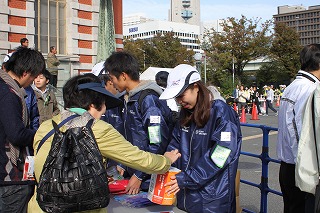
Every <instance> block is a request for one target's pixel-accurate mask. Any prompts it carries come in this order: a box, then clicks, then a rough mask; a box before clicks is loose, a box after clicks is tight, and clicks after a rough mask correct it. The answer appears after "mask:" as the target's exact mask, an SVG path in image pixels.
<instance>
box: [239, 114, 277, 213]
mask: <svg viewBox="0 0 320 213" xmlns="http://www.w3.org/2000/svg"><path fill="white" fill-rule="evenodd" d="M276 109H277V108H276ZM251 117H252V116H251V115H249V114H248V115H247V116H246V121H247V123H249V124H262V125H266V126H271V127H275V128H277V127H278V117H277V116H275V113H273V112H270V113H269V116H268V117H265V116H258V118H259V120H250V118H251ZM241 129H242V134H243V143H242V151H245V152H251V153H255V154H261V149H262V131H261V129H258V128H252V127H244V126H242V128H241ZM276 143H277V132H276V131H272V132H270V134H269V156H270V157H271V158H275V159H276ZM239 170H240V171H241V179H245V180H248V181H250V182H254V183H256V184H259V183H260V180H261V171H262V167H261V161H260V159H258V158H253V157H248V156H244V155H241V156H240V161H239ZM268 172H269V182H268V184H269V187H270V188H271V189H274V190H276V191H280V186H279V180H278V173H279V164H276V163H272V162H271V163H269V171H268ZM240 205H241V207H242V208H245V209H248V210H250V211H253V212H260V190H259V189H258V188H256V187H253V186H249V185H246V184H243V183H241V184H240ZM268 212H269V213H281V212H283V202H282V197H281V196H279V195H275V194H272V193H269V194H268Z"/></svg>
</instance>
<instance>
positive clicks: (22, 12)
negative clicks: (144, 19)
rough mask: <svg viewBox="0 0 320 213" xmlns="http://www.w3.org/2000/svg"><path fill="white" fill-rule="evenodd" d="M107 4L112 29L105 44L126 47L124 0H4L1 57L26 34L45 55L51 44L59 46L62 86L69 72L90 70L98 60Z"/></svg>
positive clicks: (0, 15)
mask: <svg viewBox="0 0 320 213" xmlns="http://www.w3.org/2000/svg"><path fill="white" fill-rule="evenodd" d="M100 2H103V3H104V4H106V5H105V6H103V7H102V6H101V5H100ZM104 8H105V11H106V12H105V17H106V20H105V22H104V23H107V24H109V27H111V28H112V29H111V28H110V29H111V30H109V31H110V32H112V33H113V35H112V36H111V37H110V36H109V37H107V38H106V39H107V41H105V43H106V46H107V45H108V44H111V45H110V47H111V48H112V47H113V50H115V49H117V50H120V49H123V45H122V39H123V36H122V34H123V33H122V0H101V1H100V0H1V1H0V61H1V62H2V60H3V58H4V57H5V55H6V54H8V53H9V52H11V51H13V50H14V49H15V48H16V47H18V46H19V45H20V39H21V38H23V37H26V38H27V39H28V40H29V47H34V48H36V49H38V50H40V51H41V52H42V53H43V55H44V57H45V58H46V56H47V53H48V52H49V48H50V46H56V48H57V50H58V54H57V57H58V58H59V60H60V61H61V65H60V66H59V69H60V70H59V75H58V76H59V78H60V79H58V80H60V86H61V85H62V84H63V82H64V80H65V79H67V78H69V77H70V76H73V75H77V74H80V73H83V72H88V71H91V69H92V67H93V66H94V65H95V64H96V63H97V62H99V61H97V60H99V57H97V54H98V53H99V50H98V49H99V48H98V45H99V36H98V34H100V33H98V32H100V31H99V27H98V26H99V22H100V23H101V17H100V16H99V14H101V10H103V9H104ZM102 18H103V17H102ZM110 38H113V40H112V41H110ZM108 39H109V41H108ZM100 46H102V47H103V45H101V44H100ZM58 86H59V81H58Z"/></svg>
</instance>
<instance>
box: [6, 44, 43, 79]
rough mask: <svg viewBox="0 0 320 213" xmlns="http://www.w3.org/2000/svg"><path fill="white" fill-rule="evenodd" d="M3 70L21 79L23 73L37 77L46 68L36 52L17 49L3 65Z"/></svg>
mask: <svg viewBox="0 0 320 213" xmlns="http://www.w3.org/2000/svg"><path fill="white" fill-rule="evenodd" d="M4 67H5V69H6V70H7V72H8V71H11V72H13V73H15V74H16V75H17V76H18V77H21V76H22V75H23V73H24V72H27V73H30V74H31V76H38V75H39V74H40V73H41V72H43V70H45V68H46V64H45V60H44V58H43V56H42V54H41V53H40V52H39V51H38V50H34V49H31V48H27V47H19V48H17V50H16V51H15V52H13V54H12V55H11V57H10V58H9V60H8V61H7V62H6V64H5V65H4Z"/></svg>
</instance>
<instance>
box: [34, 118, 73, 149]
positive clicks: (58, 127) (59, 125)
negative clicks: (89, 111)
mask: <svg viewBox="0 0 320 213" xmlns="http://www.w3.org/2000/svg"><path fill="white" fill-rule="evenodd" d="M78 116H79V115H78V114H74V115H71V116H69V117H67V118H66V119H64V120H63V121H61V123H59V124H58V125H57V124H56V123H55V122H54V121H52V124H53V129H52V130H51V131H50V132H48V133H47V134H46V135H45V136H44V137H43V138H42V140H41V141H40V143H39V145H38V148H37V153H38V152H39V149H40V148H41V146H42V145H43V144H44V142H45V141H46V140H47V139H48V138H49V137H50V136H51V135H52V134H53V133H54V132H55V131H56V130H59V129H60V128H61V127H62V126H63V125H64V124H65V123H67V122H68V121H70V120H71V119H73V118H75V117H78Z"/></svg>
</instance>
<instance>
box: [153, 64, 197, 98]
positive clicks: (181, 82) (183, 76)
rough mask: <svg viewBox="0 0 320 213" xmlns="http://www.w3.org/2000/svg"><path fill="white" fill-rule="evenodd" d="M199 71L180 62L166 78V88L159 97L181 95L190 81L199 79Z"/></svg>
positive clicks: (193, 81)
mask: <svg viewBox="0 0 320 213" xmlns="http://www.w3.org/2000/svg"><path fill="white" fill-rule="evenodd" d="M200 80H201V77H200V74H199V72H198V71H197V70H196V69H195V68H194V67H192V66H191V65H188V64H180V65H178V66H176V67H175V68H173V70H172V71H171V72H170V74H169V76H168V80H167V88H166V89H165V90H164V91H163V93H162V94H161V95H160V97H159V99H171V98H174V97H177V96H179V95H181V93H183V92H184V90H185V89H186V88H187V87H188V86H189V85H190V84H192V83H195V82H197V81H200Z"/></svg>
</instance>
